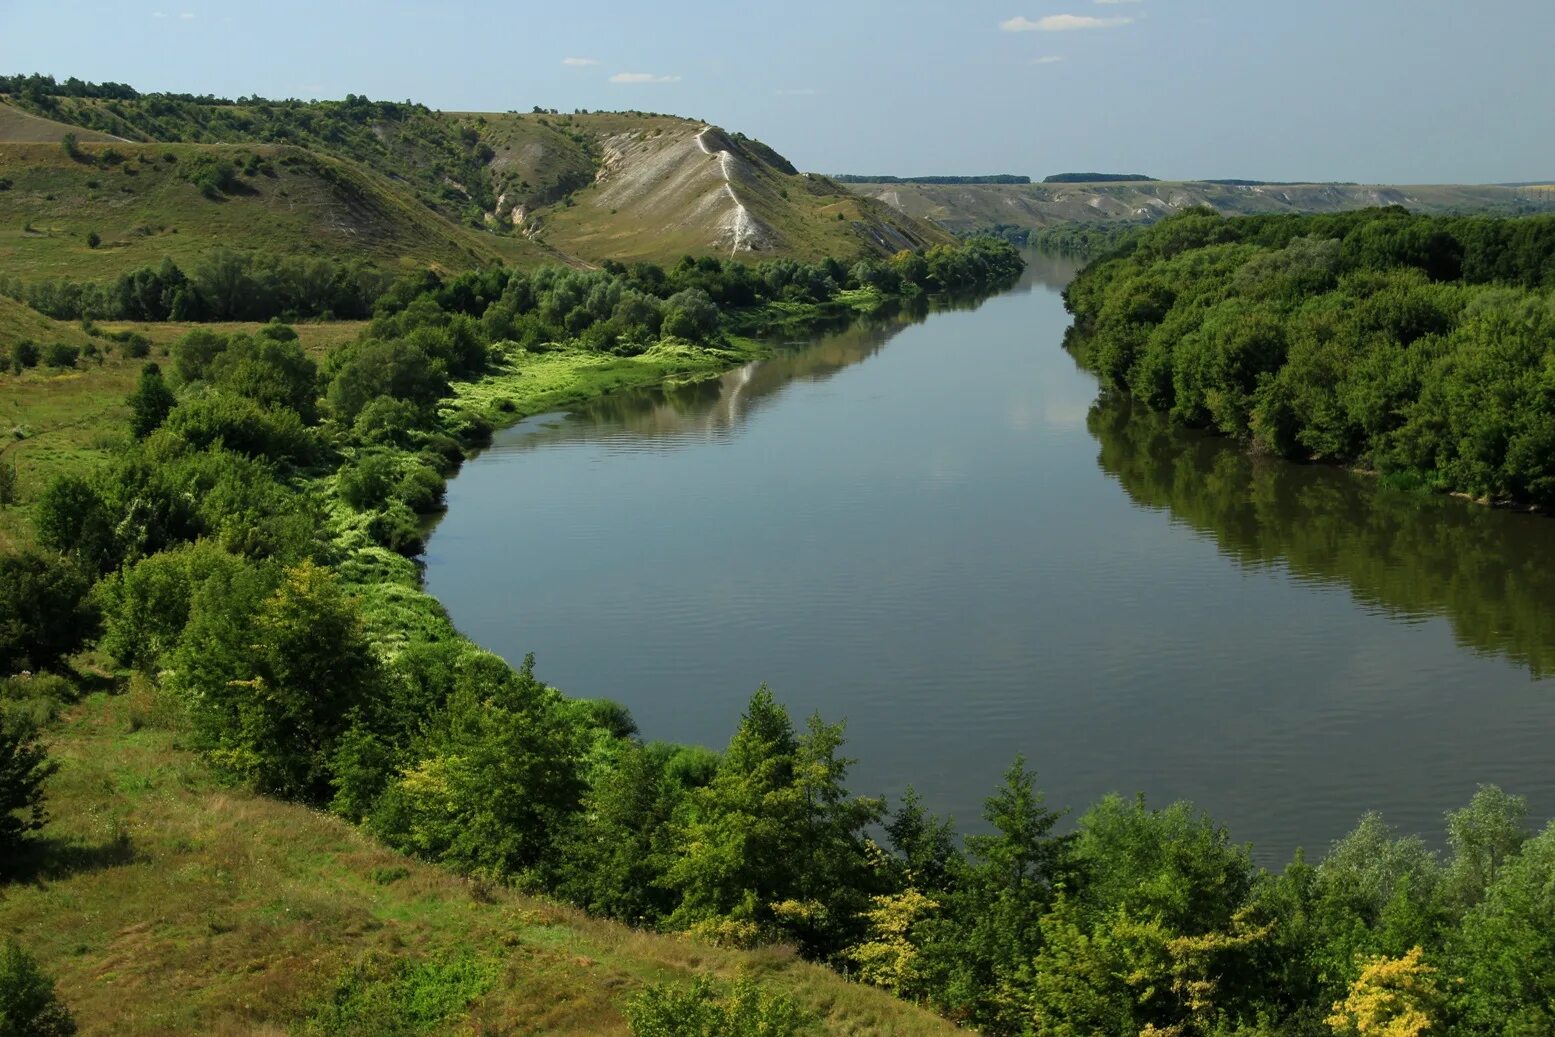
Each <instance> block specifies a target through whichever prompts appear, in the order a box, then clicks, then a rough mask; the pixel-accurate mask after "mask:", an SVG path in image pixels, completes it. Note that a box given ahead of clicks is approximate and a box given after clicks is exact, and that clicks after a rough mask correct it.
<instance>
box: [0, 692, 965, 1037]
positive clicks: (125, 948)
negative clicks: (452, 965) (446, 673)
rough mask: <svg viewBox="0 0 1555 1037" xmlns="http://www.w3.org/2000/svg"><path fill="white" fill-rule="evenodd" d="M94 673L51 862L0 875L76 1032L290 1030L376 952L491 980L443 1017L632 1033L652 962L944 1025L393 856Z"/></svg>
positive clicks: (897, 1027) (858, 1024)
mask: <svg viewBox="0 0 1555 1037" xmlns="http://www.w3.org/2000/svg"><path fill="white" fill-rule="evenodd" d="M139 705H140V704H138V703H137V702H136V701H135V699H134V696H124V695H118V696H110V695H107V694H102V693H98V694H95V695H93V696H91V697H89V698H88V699H87V700H85V701H84V702H82V703H80V704H78V705H77V706H75V707H72V709H71V713H70V717H69V720H68V722H67V723H66V724H65V725H64V726H63V727H62V728H61V729H60V730H58V731H57V732H55V734H54V736H53V742H52V747H51V751H52V754H53V755H54V757H55V758H56V759H58V760H59V761H61V763H62V764H63V768H62V770H61V771H60V773H59V774H58V775H56V776H55V778H54V779H52V781H51V783H50V786H49V794H50V799H49V802H50V806H51V809H52V810H53V812H54V814H55V816H56V821H55V822H54V823H53V824H52V825H51V827H50V829H49V838H50V842H49V843H48V844H46V845H45V847H44V850H45V853H44V854H42V855H41V856H40V858H39V859H40V860H41V861H42V862H43V863H42V864H41V865H38V866H35V867H34V870H33V871H32V873H31V874H30V876H29V877H27V878H26V879H24V880H22V881H18V882H16V883H13V884H11V885H9V886H7V887H4V888H3V890H0V933H4V934H6V935H12V934H14V935H16V936H18V937H19V938H20V939H21V940H22V941H23V942H24V943H25V944H26V945H27V946H28V947H29V948H31V949H32V950H33V951H34V952H35V953H36V954H38V955H39V956H40V958H41V959H42V962H43V965H44V967H45V968H46V969H47V970H48V971H49V972H51V973H53V974H54V975H55V976H56V977H57V979H58V982H59V989H60V993H61V995H62V996H63V997H64V999H65V1000H66V1002H67V1003H68V1004H69V1005H70V1007H71V1009H72V1010H73V1011H74V1012H75V1014H76V1018H77V1021H78V1022H79V1023H80V1025H81V1032H82V1033H83V1034H84V1035H92V1034H113V1035H115V1037H120V1035H149V1034H173V1033H178V1034H182V1033H188V1034H194V1033H199V1034H217V1035H273V1034H280V1033H287V1032H297V1031H298V1030H299V1028H300V1027H301V1025H302V1024H303V1023H304V1022H305V1021H306V1019H307V1018H308V1017H309V1015H311V1014H312V1013H313V1012H315V1011H316V1010H317V1008H318V1007H319V1005H320V1004H321V1003H322V1002H323V1000H324V999H326V998H327V997H329V996H330V994H331V992H332V990H333V989H334V986H335V984H336V982H337V980H338V979H339V978H340V977H342V975H344V974H345V973H346V972H347V971H348V970H349V969H351V968H352V966H353V963H356V962H358V961H359V960H361V959H363V958H364V956H370V955H374V954H382V955H392V956H393V957H394V958H395V959H396V960H399V961H407V960H409V961H419V960H429V959H433V960H435V959H438V958H444V959H455V960H458V959H464V960H469V961H474V962H478V963H481V964H482V965H483V966H485V967H486V968H487V969H488V970H489V974H490V975H491V976H492V977H493V979H494V983H493V984H492V986H491V989H490V990H489V991H488V992H487V993H485V994H484V995H483V996H481V997H479V998H478V999H477V1000H476V1001H475V1002H474V1003H473V1004H472V1005H470V1006H469V1007H468V1008H467V1009H466V1010H465V1011H463V1012H460V1013H457V1014H455V1015H453V1016H452V1017H451V1018H449V1019H447V1020H445V1022H444V1024H443V1025H441V1026H438V1027H436V1028H435V1029H433V1030H431V1031H430V1032H434V1033H504V1034H506V1033H545V1034H555V1035H569V1034H578V1035H582V1034H601V1035H604V1034H625V1033H626V1032H627V1028H626V1026H625V1023H624V1020H623V1018H622V1015H621V1009H622V1005H623V1004H624V1002H625V999H626V998H627V997H629V996H630V994H631V992H632V991H633V990H634V989H636V988H637V987H639V986H640V985H641V984H643V983H645V982H650V981H655V980H658V979H680V978H687V977H689V976H691V975H694V974H709V975H712V976H714V977H717V978H722V979H733V978H735V977H736V976H738V975H740V974H741V973H744V972H750V973H753V974H755V975H756V976H757V977H758V978H759V979H760V980H761V981H762V982H763V983H764V984H767V985H769V986H770V987H771V988H773V989H776V990H782V991H786V992H789V993H791V994H793V995H794V996H795V997H796V998H797V999H798V1000H799V1001H800V1002H801V1003H802V1004H803V1006H804V1007H805V1008H806V1009H807V1010H809V1011H810V1012H811V1013H813V1014H814V1015H815V1016H816V1017H817V1018H819V1019H820V1020H821V1022H822V1025H821V1027H820V1032H824V1033H829V1034H848V1035H856V1037H869V1035H876V1034H878V1035H882V1037H883V1035H886V1034H902V1035H918V1034H922V1035H928V1034H948V1033H950V1032H953V1031H952V1028H951V1027H950V1026H949V1024H947V1023H944V1022H942V1021H940V1020H938V1019H936V1018H934V1017H933V1016H931V1015H929V1014H928V1013H924V1012H921V1011H919V1010H917V1009H914V1008H913V1007H911V1006H909V1005H906V1004H904V1003H902V1002H900V1001H897V1000H895V999H893V998H892V997H891V996H890V995H888V994H886V993H885V992H883V991H879V990H875V989H872V988H868V987H863V986H859V985H857V984H852V983H849V982H848V981H846V980H844V979H842V978H841V977H839V976H837V975H836V974H834V973H831V972H829V971H827V970H826V969H823V968H821V967H819V966H814V965H808V964H805V963H803V962H800V961H798V960H797V959H795V958H794V957H793V956H792V955H790V954H788V953H786V952H784V951H782V950H778V949H774V950H767V951H761V952H754V953H746V952H737V951H725V950H719V949H715V948H710V947H707V946H704V945H701V944H697V943H694V942H691V941H689V940H686V939H682V938H676V937H668V936H658V935H653V934H647V933H639V932H633V931H631V930H629V929H626V928H624V927H622V926H618V925H614V924H611V923H606V922H600V921H597V920H592V919H589V918H586V917H584V916H582V915H581V914H579V913H578V912H575V911H573V910H570V909H567V908H562V907H558V906H555V905H552V904H550V903H547V902H544V901H540V900H535V899H531V898H527V897H523V896H519V895H517V894H514V893H510V892H507V891H505V890H501V889H491V888H488V887H484V886H481V885H479V884H472V883H470V882H467V881H465V880H463V879H460V878H457V877H455V876H453V875H450V874H449V873H447V872H445V871H443V870H441V869H438V868H435V867H432V866H429V865H424V864H421V863H418V862H416V861H414V860H411V859H408V858H404V857H401V856H399V855H397V854H394V853H392V852H390V851H388V850H385V849H383V848H381V847H379V846H377V845H375V844H373V843H372V841H371V840H369V839H368V838H367V837H366V836H364V835H363V834H362V833H361V832H359V831H357V830H356V829H353V828H352V827H350V826H349V825H347V824H345V823H344V822H341V821H339V820H337V819H335V818H332V817H329V816H328V815H325V814H321V813H317V812H314V811H310V810H307V809H304V808H302V807H298V806H293V805H289V804H284V803H280V802H276V801H274V800H269V799H265V798H262V797H258V796H253V795H250V794H247V793H243V792H239V791H235V790H231V789H227V788H223V787H222V786H221V785H219V784H218V783H217V782H216V781H215V780H214V779H213V778H212V777H211V775H210V774H209V773H208V772H207V771H206V769H205V768H204V767H203V766H202V765H201V764H200V762H199V761H198V760H197V759H196V758H195V757H194V756H192V755H191V754H190V753H188V752H186V751H184V750H182V749H180V748H179V747H178V745H177V743H176V739H175V738H174V737H173V736H171V735H170V734H169V733H167V732H166V731H163V730H159V729H156V728H155V727H149V726H147V727H140V729H139V730H134V728H135V727H136V724H135V723H134V722H132V715H137V716H138V715H139V714H136V713H135V709H136V708H137V707H138V706H139Z"/></svg>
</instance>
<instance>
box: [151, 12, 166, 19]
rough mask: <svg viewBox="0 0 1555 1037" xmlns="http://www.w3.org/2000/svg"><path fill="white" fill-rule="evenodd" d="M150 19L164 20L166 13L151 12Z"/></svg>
mask: <svg viewBox="0 0 1555 1037" xmlns="http://www.w3.org/2000/svg"><path fill="white" fill-rule="evenodd" d="M151 17H153V18H166V17H167V12H166V11H152V12H151Z"/></svg>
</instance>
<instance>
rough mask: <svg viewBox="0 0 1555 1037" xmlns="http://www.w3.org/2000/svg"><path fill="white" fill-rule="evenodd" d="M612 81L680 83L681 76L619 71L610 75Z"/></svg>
mask: <svg viewBox="0 0 1555 1037" xmlns="http://www.w3.org/2000/svg"><path fill="white" fill-rule="evenodd" d="M610 81H611V82H612V83H678V82H680V77H679V76H660V75H655V74H654V73H652V72H617V73H616V74H615V75H613V76H611V77H610Z"/></svg>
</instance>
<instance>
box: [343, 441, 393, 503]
mask: <svg viewBox="0 0 1555 1037" xmlns="http://www.w3.org/2000/svg"><path fill="white" fill-rule="evenodd" d="M397 469H398V466H397V465H396V464H395V463H394V458H393V457H392V456H390V455H388V454H379V453H373V454H367V455H366V456H365V457H362V458H361V459H360V460H358V461H357V462H356V464H354V465H351V466H350V467H348V468H342V469H341V470H340V496H341V497H343V498H344V499H345V502H346V503H347V504H349V505H351V507H353V508H355V509H356V510H357V511H371V510H373V509H374V508H378V507H382V506H383V504H384V502H386V501H387V500H388V499H389V493H390V491H392V490H393V489H394V480H395V475H396V474H397Z"/></svg>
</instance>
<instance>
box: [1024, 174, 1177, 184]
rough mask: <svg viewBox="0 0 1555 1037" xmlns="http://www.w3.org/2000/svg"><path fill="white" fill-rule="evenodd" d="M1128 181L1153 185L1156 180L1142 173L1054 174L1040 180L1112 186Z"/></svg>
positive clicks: (1048, 182) (1055, 182)
mask: <svg viewBox="0 0 1555 1037" xmlns="http://www.w3.org/2000/svg"><path fill="white" fill-rule="evenodd" d="M1129 181H1142V182H1145V183H1155V182H1156V178H1155V177H1153V176H1145V174H1143V173H1054V174H1053V175H1052V176H1045V177H1043V178H1042V182H1043V183H1044V184H1113V183H1127V182H1129Z"/></svg>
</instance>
